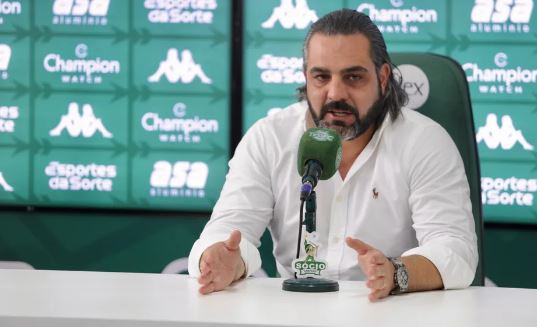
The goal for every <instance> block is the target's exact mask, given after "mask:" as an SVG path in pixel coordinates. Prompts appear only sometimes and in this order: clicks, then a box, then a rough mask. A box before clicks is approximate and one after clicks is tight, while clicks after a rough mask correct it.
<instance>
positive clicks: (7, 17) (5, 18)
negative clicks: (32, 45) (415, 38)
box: [0, 0, 30, 33]
mask: <svg viewBox="0 0 537 327" xmlns="http://www.w3.org/2000/svg"><path fill="white" fill-rule="evenodd" d="M29 2H30V0H18V1H2V2H1V3H0V31H2V32H4V31H17V30H18V31H19V33H23V32H24V30H27V29H28V28H29V27H30V11H29V10H28V8H29V7H28V3H29Z"/></svg>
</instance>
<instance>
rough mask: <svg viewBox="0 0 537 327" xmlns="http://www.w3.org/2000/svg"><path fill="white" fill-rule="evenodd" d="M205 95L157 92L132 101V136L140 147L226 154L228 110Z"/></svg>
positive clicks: (227, 144) (221, 102) (222, 104)
mask: <svg viewBox="0 0 537 327" xmlns="http://www.w3.org/2000/svg"><path fill="white" fill-rule="evenodd" d="M212 102H213V101H212V100H211V99H210V98H208V97H194V96H188V95H186V96H166V97H164V96H160V97H151V98H150V99H149V100H146V101H138V102H136V103H135V104H134V120H133V126H132V130H133V139H134V142H135V143H137V145H138V146H139V147H141V148H150V149H175V150H196V151H207V152H215V153H220V154H223V155H225V154H227V153H228V151H229V149H228V146H229V142H228V139H229V138H228V135H229V126H228V125H229V124H228V111H227V110H226V108H225V107H226V104H225V103H223V102H224V101H220V102H217V103H212Z"/></svg>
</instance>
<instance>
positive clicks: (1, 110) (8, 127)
mask: <svg viewBox="0 0 537 327" xmlns="http://www.w3.org/2000/svg"><path fill="white" fill-rule="evenodd" d="M18 118H19V107H17V106H0V134H2V133H15V127H16V123H17V122H16V120H17V119H18Z"/></svg>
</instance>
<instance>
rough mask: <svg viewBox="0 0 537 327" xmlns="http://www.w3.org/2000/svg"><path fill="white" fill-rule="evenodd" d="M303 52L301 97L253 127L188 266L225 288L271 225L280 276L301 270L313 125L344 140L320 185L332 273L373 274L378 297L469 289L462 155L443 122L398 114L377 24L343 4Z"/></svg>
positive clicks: (471, 257)
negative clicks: (336, 163) (306, 143)
mask: <svg viewBox="0 0 537 327" xmlns="http://www.w3.org/2000/svg"><path fill="white" fill-rule="evenodd" d="M303 51H304V74H305V77H306V85H305V86H304V87H303V88H302V89H301V100H302V101H301V102H299V103H296V104H293V105H291V106H289V107H288V108H287V109H285V110H282V111H281V112H279V113H277V114H275V115H271V116H269V117H266V118H264V119H262V120H260V121H258V122H257V123H256V124H255V125H254V126H252V127H251V128H250V130H249V131H248V132H247V133H246V135H245V136H244V138H243V139H242V141H241V142H240V144H239V146H238V147H237V149H236V151H235V155H234V157H233V159H232V160H231V161H230V163H229V167H230V170H229V173H228V175H227V177H226V183H225V185H224V188H223V190H222V194H221V196H220V199H219V201H218V203H217V204H216V206H215V208H214V210H213V214H212V217H211V220H210V221H209V223H208V224H207V226H206V227H205V229H204V231H203V232H202V234H201V236H200V238H199V240H198V241H196V243H195V244H194V246H193V248H192V251H191V253H190V257H189V273H190V274H191V275H192V276H195V277H197V278H198V281H199V283H200V285H201V286H200V292H201V293H203V294H207V293H211V292H213V291H219V290H222V289H224V288H226V287H227V286H228V285H230V284H231V283H233V282H234V281H237V280H240V279H241V278H244V277H246V276H248V275H250V274H252V273H254V272H255V271H256V270H257V269H259V267H260V266H261V259H260V255H259V251H258V250H257V247H258V246H259V245H260V241H259V240H260V237H261V235H262V234H263V232H264V230H265V228H267V227H268V229H269V231H270V232H271V235H272V239H273V243H274V252H273V253H274V256H275V258H276V264H277V268H278V272H279V274H280V275H281V276H282V277H291V276H292V274H293V271H292V269H291V263H292V260H293V259H294V258H295V249H296V244H297V232H296V229H297V225H298V219H299V218H298V216H299V209H300V201H299V190H300V186H301V177H300V176H298V174H297V171H296V162H297V150H298V143H299V140H300V137H301V136H302V134H303V133H304V131H305V130H306V129H307V128H310V127H315V126H323V127H328V128H332V129H335V130H336V131H337V132H338V133H339V134H340V135H341V137H342V139H343V144H342V146H343V157H342V160H341V165H340V167H339V173H336V174H335V176H333V177H332V178H330V179H329V180H326V181H320V182H319V183H318V185H317V187H316V192H317V234H318V237H319V238H318V241H319V242H320V244H321V246H320V247H319V248H318V249H317V256H318V257H319V258H321V259H324V260H325V261H326V262H327V269H326V270H325V271H323V274H324V276H325V277H328V278H333V279H345V280H366V281H367V284H366V285H367V287H369V288H370V290H371V292H370V294H369V299H370V300H371V301H376V300H378V299H380V298H383V297H386V296H388V295H389V294H394V293H401V292H410V291H421V290H432V289H441V288H446V289H449V288H462V287H467V286H468V285H470V284H471V282H472V280H473V278H474V274H475V270H476V267H477V262H478V253H477V238H476V235H475V231H474V222H473V218H472V208H471V203H470V196H469V187H468V182H467V179H466V175H465V172H464V167H463V163H462V160H461V158H460V155H459V153H458V151H457V148H456V146H455V145H454V143H453V141H452V140H451V138H450V137H449V135H448V134H447V133H446V131H445V130H444V129H443V128H442V127H440V126H439V125H438V124H437V123H435V122H434V121H432V120H431V119H429V118H427V117H425V116H423V115H421V114H419V113H417V112H414V111H411V110H407V109H401V108H402V106H403V105H404V103H405V102H406V100H407V99H406V94H405V93H404V91H403V90H402V88H401V85H400V84H401V81H400V80H398V79H396V78H395V77H394V74H393V64H392V63H391V61H390V58H389V56H388V53H387V50H386V45H385V42H384V39H383V37H382V35H381V33H380V32H379V30H378V28H377V27H376V26H375V25H374V24H373V23H372V22H371V20H370V19H369V17H367V16H366V15H364V14H362V13H359V12H356V11H353V10H348V9H343V10H339V11H335V12H332V13H330V14H328V15H326V16H324V17H322V18H321V19H319V20H318V21H317V22H316V23H314V24H313V25H312V26H311V28H310V31H309V32H308V35H307V36H306V40H305V42H304V49H303Z"/></svg>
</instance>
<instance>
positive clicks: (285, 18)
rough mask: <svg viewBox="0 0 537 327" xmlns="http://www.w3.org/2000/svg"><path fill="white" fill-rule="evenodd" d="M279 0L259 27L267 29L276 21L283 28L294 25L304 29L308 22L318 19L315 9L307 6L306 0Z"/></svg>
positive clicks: (272, 26) (289, 27)
mask: <svg viewBox="0 0 537 327" xmlns="http://www.w3.org/2000/svg"><path fill="white" fill-rule="evenodd" d="M295 1H296V4H295V5H293V0H281V2H280V5H279V6H278V7H276V8H274V9H273V10H272V15H271V16H270V17H269V19H267V20H266V21H264V22H263V23H262V24H261V27H263V28H266V29H269V28H274V25H275V24H276V22H280V25H281V26H282V27H283V28H285V29H291V28H293V27H296V28H297V29H301V30H302V29H305V28H306V27H308V26H309V24H310V23H314V22H316V21H317V19H319V18H318V17H317V13H316V12H315V10H312V9H310V8H309V6H308V3H307V1H306V0H295Z"/></svg>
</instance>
